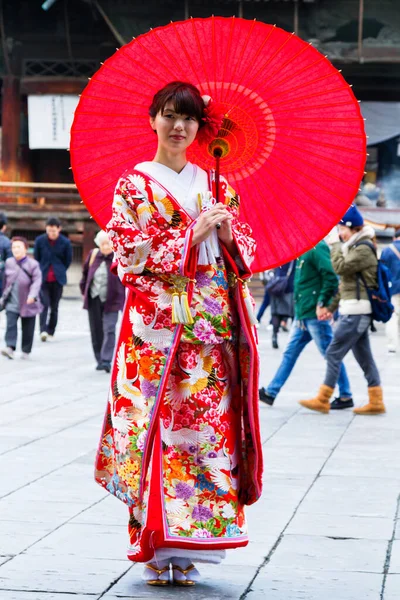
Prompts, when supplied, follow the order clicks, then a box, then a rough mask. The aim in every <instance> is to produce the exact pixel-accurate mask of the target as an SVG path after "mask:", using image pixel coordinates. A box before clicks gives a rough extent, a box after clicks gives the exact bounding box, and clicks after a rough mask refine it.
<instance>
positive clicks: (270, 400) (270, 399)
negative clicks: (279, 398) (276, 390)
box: [258, 387, 275, 406]
mask: <svg viewBox="0 0 400 600" xmlns="http://www.w3.org/2000/svg"><path fill="white" fill-rule="evenodd" d="M258 393H259V398H260V400H261V402H265V404H268V405H269V406H272V405H273V403H274V400H275V398H274V397H273V396H270V395H269V394H267V392H266V391H265V388H263V387H262V388H260V389H259V390H258Z"/></svg>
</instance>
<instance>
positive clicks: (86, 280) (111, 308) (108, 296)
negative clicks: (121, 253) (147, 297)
mask: <svg viewBox="0 0 400 600" xmlns="http://www.w3.org/2000/svg"><path fill="white" fill-rule="evenodd" d="M94 241H95V243H96V245H97V246H98V248H94V249H93V250H92V251H91V252H90V253H89V256H88V257H87V259H86V261H85V264H84V265H83V269H82V279H81V281H80V284H79V285H80V289H81V292H82V295H83V308H85V309H86V310H87V311H88V315H89V325H90V335H91V338H92V346H93V352H94V355H95V357H96V360H97V367H96V370H97V371H106V372H107V373H109V372H110V370H111V361H112V357H113V354H114V347H115V329H116V325H117V321H118V313H119V311H120V310H122V309H123V307H124V303H125V288H124V286H123V285H122V283H121V281H120V280H119V278H118V277H117V275H114V273H112V272H111V271H110V268H111V264H112V261H113V256H114V255H113V249H112V245H111V242H110V241H109V239H108V235H107V234H106V232H105V231H99V233H98V234H97V235H96V237H95V240H94Z"/></svg>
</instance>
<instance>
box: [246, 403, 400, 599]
mask: <svg viewBox="0 0 400 600" xmlns="http://www.w3.org/2000/svg"><path fill="white" fill-rule="evenodd" d="M299 410H300V409H299ZM297 412H298V411H297ZM296 414H297V413H296ZM354 419H355V415H353V418H352V419H351V420H350V421H349V422H348V424H347V427H346V428H345V429H344V431H343V432H342V435H341V436H340V437H339V439H338V440H337V442H336V444H335V445H334V447H333V448H332V449H331V451H330V453H329V454H328V456H327V457H326V460H325V461H324V463H323V465H322V467H321V468H320V470H319V471H318V473H317V474H316V476H315V477H314V479H313V481H312V482H311V484H310V485H309V487H308V488H307V490H306V492H305V493H304V494H303V496H302V498H301V500H300V502H299V503H298V504H297V506H296V508H295V509H294V511H293V513H292V516H291V517H290V519H289V520H288V522H287V523H286V525H285V527H284V528H283V529H282V532H281V534H280V536H279V537H278V539H277V541H276V542H275V544H274V545H273V547H272V548H271V550H270V551H269V553H268V554H267V556H266V557H265V559H264V560H263V562H262V563H261V565H260V566H259V567H258V568H257V570H256V573H255V575H254V577H253V578H252V580H251V581H250V583H249V585H248V586H247V588H246V589H245V591H244V592H243V594H242V595H241V596H240V598H239V600H245V599H246V597H247V595H248V594H249V593H250V592H251V586H252V585H253V583H254V581H255V580H256V579H257V577H258V575H259V573H260V571H261V570H262V569H263V568H264V567H265V566H266V565H267V564H268V563H269V562H270V560H271V558H272V556H273V554H274V552H275V551H276V549H277V548H278V547H279V544H280V543H281V541H282V540H283V538H284V536H285V532H286V530H287V529H288V527H289V525H290V524H291V522H292V521H293V519H294V518H295V516H296V514H297V511H298V510H299V508H300V506H301V505H302V503H303V502H304V500H305V499H306V497H307V496H308V494H309V493H310V491H311V489H312V488H313V486H314V484H315V483H316V481H317V480H318V479H319V478H320V476H321V473H322V471H323V470H324V468H325V466H326V464H327V462H328V461H329V459H330V458H331V456H332V455H333V453H334V452H335V450H336V448H337V447H338V446H339V444H340V442H341V441H342V439H343V437H344V436H345V435H346V433H347V431H348V429H349V427H350V425H351V424H352V423H353V421H354ZM289 420H290V419H288V421H289ZM271 437H272V436H271ZM395 523H396V522H395ZM395 531H396V524H395V527H394V533H393V539H394V535H395ZM381 600H383V599H382V598H381Z"/></svg>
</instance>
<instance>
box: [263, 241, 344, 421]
mask: <svg viewBox="0 0 400 600" xmlns="http://www.w3.org/2000/svg"><path fill="white" fill-rule="evenodd" d="M337 289H338V278H337V276H336V273H335V271H334V270H333V267H332V263H331V258H330V252H329V247H328V244H327V243H326V242H325V241H322V242H319V244H317V245H316V247H315V248H313V249H312V250H309V251H308V252H306V253H305V254H303V256H300V258H298V259H297V264H296V272H295V278H294V301H295V321H294V323H293V326H292V329H291V332H290V338H289V342H288V345H287V346H286V349H285V352H284V353H283V356H282V361H281V364H280V365H279V367H278V370H277V372H276V373H275V375H274V378H273V379H272V381H271V382H270V383H269V385H268V386H267V388H264V387H262V388H261V389H260V390H259V394H260V400H261V401H262V402H265V403H266V404H269V405H270V406H272V405H273V403H274V400H275V398H276V397H277V395H278V394H279V392H280V390H281V388H282V387H283V385H284V384H285V383H286V381H287V379H288V377H289V375H290V373H291V372H292V370H293V368H294V366H295V364H296V362H297V359H298V358H299V356H300V354H301V353H302V352H303V350H304V348H305V347H306V346H307V344H309V343H310V342H311V340H314V342H315V344H316V346H317V348H318V350H319V351H320V353H321V354H322V356H325V354H326V350H327V348H328V346H329V344H330V343H331V341H332V338H333V333H332V327H331V324H330V322H329V314H330V313H329V311H328V309H327V307H328V306H329V304H330V302H331V300H332V298H333V296H335V295H336V293H337ZM338 386H339V396H338V397H337V398H335V400H333V402H332V404H331V409H336V410H340V409H343V408H351V407H352V406H354V403H353V399H352V394H351V390H350V383H349V380H348V377H347V373H346V369H345V367H344V365H343V364H342V365H341V368H340V375H339V381H338Z"/></svg>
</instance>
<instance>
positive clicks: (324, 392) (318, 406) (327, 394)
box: [299, 385, 334, 413]
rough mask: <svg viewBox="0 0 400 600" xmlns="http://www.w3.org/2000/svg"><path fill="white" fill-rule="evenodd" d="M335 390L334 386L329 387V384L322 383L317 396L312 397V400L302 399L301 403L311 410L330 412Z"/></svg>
mask: <svg viewBox="0 0 400 600" xmlns="http://www.w3.org/2000/svg"><path fill="white" fill-rule="evenodd" d="M333 392H334V388H331V387H329V385H321V386H320V388H319V390H318V394H317V395H316V396H315V398H312V400H300V402H299V404H301V405H302V406H304V407H305V408H309V409H310V410H317V411H318V412H322V413H328V412H329V409H330V407H331V405H330V404H329V400H330V399H331V396H332V394H333Z"/></svg>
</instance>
